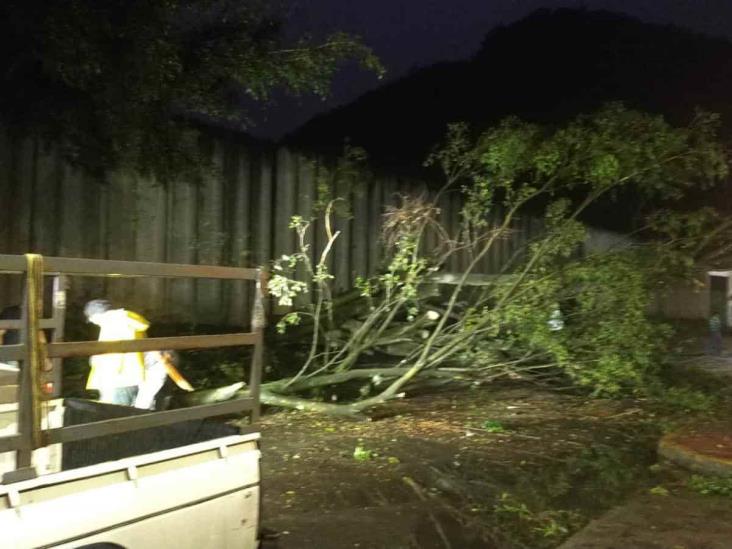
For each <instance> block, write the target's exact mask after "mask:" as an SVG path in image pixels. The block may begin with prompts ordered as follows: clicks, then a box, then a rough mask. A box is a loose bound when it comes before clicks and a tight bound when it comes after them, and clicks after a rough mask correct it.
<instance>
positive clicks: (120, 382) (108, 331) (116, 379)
mask: <svg viewBox="0 0 732 549" xmlns="http://www.w3.org/2000/svg"><path fill="white" fill-rule="evenodd" d="M84 315H85V316H86V319H87V321H89V322H91V323H92V324H96V325H97V326H99V341H120V340H128V339H142V338H144V337H145V332H146V331H147V329H148V328H149V327H150V323H149V322H148V321H147V320H145V319H144V318H143V317H142V316H140V315H138V314H137V313H133V312H132V311H127V310H125V309H113V308H112V305H111V304H110V302H109V301H107V300H106V299H95V300H93V301H90V302H89V303H87V304H86V305H85V306H84ZM89 365H90V366H91V370H90V371H89V378H88V379H87V383H86V388H87V389H93V390H96V391H99V401H100V402H106V403H109V404H120V405H123V406H132V405H133V404H134V402H135V398H136V397H137V392H138V387H139V386H140V384H141V383H142V382H143V381H144V380H145V367H144V363H143V355H142V353H107V354H103V355H94V356H92V357H90V358H89Z"/></svg>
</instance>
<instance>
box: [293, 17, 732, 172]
mask: <svg viewBox="0 0 732 549" xmlns="http://www.w3.org/2000/svg"><path fill="white" fill-rule="evenodd" d="M731 95H732V43H730V42H729V41H726V40H723V39H717V38H710V37H707V36H703V35H700V34H697V33H693V32H691V31H687V30H683V29H680V28H677V27H672V26H661V25H655V24H649V23H644V22H642V21H639V20H637V19H634V18H631V17H629V16H625V15H620V14H616V13H610V12H604V11H587V10H575V9H559V10H539V11H537V12H535V13H533V14H532V15H530V16H528V17H527V18H525V19H523V20H520V21H518V22H516V23H514V24H511V25H509V26H505V27H499V28H497V29H494V30H492V31H491V32H489V33H488V34H487V36H486V38H485V40H484V42H483V45H482V47H481V48H480V50H479V51H478V52H477V53H476V54H475V55H474V56H473V57H472V58H471V59H469V60H466V61H463V62H451V63H441V64H436V65H433V66H430V67H427V68H424V69H421V70H418V71H416V72H414V73H412V74H410V75H408V76H406V77H404V78H402V79H401V80H398V81H396V82H393V83H391V84H389V85H386V86H384V87H382V88H380V89H378V90H375V91H373V92H370V93H367V94H365V95H364V96H362V97H361V98H360V99H358V100H357V101H355V102H354V103H352V104H350V105H347V106H345V107H342V108H339V109H337V110H334V111H332V112H329V113H326V114H323V115H320V116H318V117H316V118H314V119H313V120H311V121H310V122H308V123H307V124H305V125H304V126H303V127H301V128H300V129H299V130H297V131H296V132H294V133H293V134H292V135H290V136H288V138H287V139H286V142H287V143H288V144H291V145H296V146H298V147H301V148H305V149H311V150H316V151H319V152H326V153H336V152H338V151H339V150H341V149H342V146H343V143H344V141H346V140H348V141H349V142H350V143H352V144H354V145H359V146H362V147H364V148H365V149H366V150H367V151H368V153H369V155H370V157H371V159H372V161H373V162H374V164H375V165H376V166H380V167H382V168H384V169H387V170H389V171H391V172H393V171H409V172H411V171H414V170H415V169H416V167H417V166H419V165H420V164H421V161H422V160H423V159H424V157H425V155H426V154H427V152H428V151H429V150H430V148H431V147H432V146H433V145H434V144H435V143H436V142H438V141H439V140H440V138H441V137H442V136H443V135H444V131H445V127H446V124H448V123H449V122H453V121H467V122H469V123H470V124H471V125H472V126H473V127H474V128H477V129H480V128H484V127H487V126H489V125H491V124H493V123H495V122H496V121H497V120H499V119H501V118H503V117H505V116H507V115H518V116H520V117H522V118H525V119H527V120H531V121H537V122H545V123H552V122H558V121H563V120H566V119H567V118H569V117H571V116H573V115H575V114H577V113H580V112H586V111H589V110H592V109H594V108H596V107H598V106H599V105H600V104H602V103H603V102H606V101H611V100H621V101H624V102H625V103H626V104H628V105H629V106H632V107H635V108H640V109H643V110H647V111H651V112H658V113H662V114H664V115H666V116H668V117H669V118H670V119H671V120H672V121H674V122H684V121H687V120H689V119H690V118H691V117H692V116H693V114H694V109H695V107H697V106H698V107H702V108H704V109H706V110H711V111H714V112H718V113H720V114H722V116H723V120H726V121H727V125H726V129H725V131H726V133H729V129H732V122H731V121H732V101H730V96H731Z"/></svg>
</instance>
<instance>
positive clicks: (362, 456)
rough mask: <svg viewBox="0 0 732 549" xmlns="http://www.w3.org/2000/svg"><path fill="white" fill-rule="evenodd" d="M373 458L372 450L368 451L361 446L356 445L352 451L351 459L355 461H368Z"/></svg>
mask: <svg viewBox="0 0 732 549" xmlns="http://www.w3.org/2000/svg"><path fill="white" fill-rule="evenodd" d="M374 456H375V454H374V452H373V451H372V450H369V449H368V448H366V447H365V446H363V445H360V444H359V445H358V446H356V448H355V449H354V450H353V459H355V460H356V461H369V460H371V459H372V458H373V457H374Z"/></svg>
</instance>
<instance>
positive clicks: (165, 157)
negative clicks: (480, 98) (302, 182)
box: [0, 0, 382, 180]
mask: <svg viewBox="0 0 732 549" xmlns="http://www.w3.org/2000/svg"><path fill="white" fill-rule="evenodd" d="M0 36H1V37H2V38H0V40H2V47H1V48H0V67H1V68H2V69H1V70H2V73H3V76H4V85H3V87H2V90H0V119H1V120H2V123H4V124H5V125H6V126H7V127H8V128H9V129H11V130H15V131H18V132H21V133H23V134H33V135H41V136H43V137H45V138H48V139H49V140H52V141H54V142H55V143H57V144H59V146H60V147H61V148H62V151H63V153H64V154H65V156H66V157H67V158H68V159H69V160H71V161H72V162H74V163H76V164H78V165H81V166H83V167H85V168H87V169H91V170H94V171H104V170H106V169H109V168H112V167H116V166H119V165H128V166H131V167H134V168H136V169H138V170H140V171H142V172H146V173H151V174H152V175H155V176H156V177H158V178H160V179H164V180H166V179H171V178H173V177H175V176H176V175H179V174H180V172H181V171H182V170H184V169H185V168H186V167H190V166H192V165H194V164H196V163H197V162H198V161H199V159H198V158H197V156H198V155H197V150H198V147H197V146H196V133H195V132H194V131H192V129H191V122H192V121H196V120H198V121H200V120H202V119H203V120H208V121H210V120H214V121H216V122H218V123H222V122H223V123H225V124H227V125H229V126H234V127H236V128H244V127H246V126H247V125H248V124H249V123H250V119H249V118H248V117H247V113H246V111H245V110H244V108H243V107H242V105H243V104H244V102H245V101H246V98H250V99H254V100H266V99H267V97H268V94H269V93H270V91H271V90H273V89H274V88H277V87H282V88H285V89H286V90H288V91H289V92H292V93H295V94H300V93H306V92H308V93H309V92H312V93H316V94H321V95H324V94H326V93H327V92H328V87H329V83H330V80H331V78H332V76H333V74H334V73H335V71H336V70H337V68H338V65H339V63H341V62H342V61H345V60H348V59H355V60H357V61H359V62H360V63H361V64H362V65H363V66H364V67H366V68H368V69H372V70H375V71H376V72H381V70H382V68H381V66H380V64H379V62H378V60H377V59H376V58H375V57H374V55H373V54H372V52H371V51H370V50H369V49H368V48H367V47H366V46H364V45H363V43H362V42H361V41H360V40H359V39H358V38H356V37H352V36H349V35H346V34H342V33H338V34H334V35H332V36H330V37H328V38H326V39H325V40H324V41H323V42H322V43H315V42H313V41H311V40H309V39H308V38H307V37H303V38H301V39H299V40H295V41H293V43H288V42H286V41H285V40H284V39H283V33H282V25H281V18H280V17H279V13H278V11H277V8H276V7H273V6H272V3H269V2H264V1H261V0H159V1H155V2H147V1H144V0H68V1H65V2H46V1H44V0H22V1H21V0H8V1H6V2H3V3H2V5H0Z"/></svg>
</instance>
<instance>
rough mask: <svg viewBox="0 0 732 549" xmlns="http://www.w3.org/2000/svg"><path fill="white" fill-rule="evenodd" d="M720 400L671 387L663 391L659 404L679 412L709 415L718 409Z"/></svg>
mask: <svg viewBox="0 0 732 549" xmlns="http://www.w3.org/2000/svg"><path fill="white" fill-rule="evenodd" d="M718 400H719V399H718V398H717V396H716V395H714V394H709V393H705V392H703V391H700V390H698V389H692V388H688V387H669V388H667V389H664V390H662V391H661V394H660V397H659V398H658V402H659V404H661V406H662V407H663V408H665V409H668V410H671V411H677V412H686V413H689V412H691V413H697V414H708V413H710V412H711V411H712V410H714V408H715V407H716V405H717V403H718Z"/></svg>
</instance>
